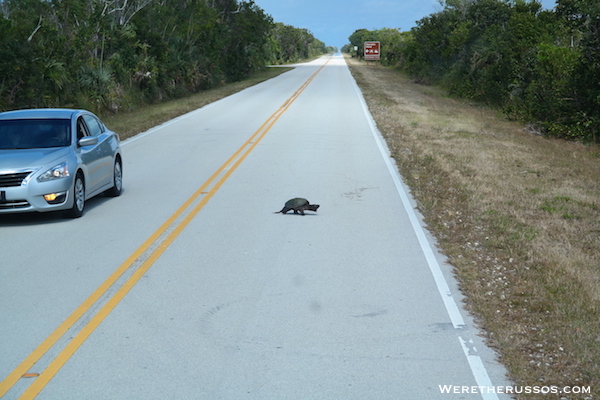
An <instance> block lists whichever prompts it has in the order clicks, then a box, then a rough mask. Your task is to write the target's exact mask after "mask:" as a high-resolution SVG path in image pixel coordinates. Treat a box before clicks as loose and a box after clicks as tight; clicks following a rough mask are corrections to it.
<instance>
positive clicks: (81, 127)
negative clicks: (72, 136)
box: [77, 117, 90, 140]
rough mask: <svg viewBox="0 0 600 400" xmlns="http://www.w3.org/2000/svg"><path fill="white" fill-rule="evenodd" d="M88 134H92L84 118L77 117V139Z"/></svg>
mask: <svg viewBox="0 0 600 400" xmlns="http://www.w3.org/2000/svg"><path fill="white" fill-rule="evenodd" d="M86 136H90V132H89V130H88V127H87V125H86V123H85V121H84V120H83V118H81V117H79V118H77V140H80V139H82V138H84V137H86Z"/></svg>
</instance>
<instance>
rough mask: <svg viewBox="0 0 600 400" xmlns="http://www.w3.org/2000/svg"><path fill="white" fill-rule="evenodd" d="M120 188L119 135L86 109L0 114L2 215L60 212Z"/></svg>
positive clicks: (72, 213)
mask: <svg viewBox="0 0 600 400" xmlns="http://www.w3.org/2000/svg"><path fill="white" fill-rule="evenodd" d="M122 189H123V160H122V157H121V148H120V147H119V136H118V135H117V134H116V133H114V132H112V131H110V130H109V129H108V128H106V126H105V125H104V124H103V123H102V121H100V119H99V118H98V117H97V116H95V115H94V114H92V113H91V112H88V111H85V110H71V109H30V110H18V111H8V112H3V113H0V214H3V213H15V212H30V211H37V212H47V211H58V210H64V211H66V213H67V215H68V216H69V217H72V218H78V217H80V216H81V215H83V211H84V208H85V202H86V200H88V199H90V198H92V197H94V196H96V195H98V194H100V193H105V194H106V195H108V196H111V197H116V196H119V195H120V194H121V191H122Z"/></svg>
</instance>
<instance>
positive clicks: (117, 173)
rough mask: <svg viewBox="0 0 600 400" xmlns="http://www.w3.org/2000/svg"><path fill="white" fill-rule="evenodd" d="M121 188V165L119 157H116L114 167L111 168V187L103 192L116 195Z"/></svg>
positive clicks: (111, 195)
mask: <svg viewBox="0 0 600 400" xmlns="http://www.w3.org/2000/svg"><path fill="white" fill-rule="evenodd" d="M122 190H123V165H122V163H121V159H120V158H117V160H116V161H115V168H114V169H113V187H111V188H110V189H108V190H107V191H106V192H104V194H105V195H107V196H108V197H117V196H119V195H120V194H121V191H122Z"/></svg>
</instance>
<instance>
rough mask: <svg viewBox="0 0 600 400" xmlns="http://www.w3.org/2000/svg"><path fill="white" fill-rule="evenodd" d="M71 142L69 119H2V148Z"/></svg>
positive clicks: (26, 147) (0, 139)
mask: <svg viewBox="0 0 600 400" xmlns="http://www.w3.org/2000/svg"><path fill="white" fill-rule="evenodd" d="M70 143H71V129H70V121H69V120H68V119H16V120H2V121H0V149H36V148H49V147H63V146H68V145H69V144H70Z"/></svg>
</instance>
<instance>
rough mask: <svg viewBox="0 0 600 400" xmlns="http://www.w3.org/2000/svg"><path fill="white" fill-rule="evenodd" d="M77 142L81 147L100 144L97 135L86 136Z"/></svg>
mask: <svg viewBox="0 0 600 400" xmlns="http://www.w3.org/2000/svg"><path fill="white" fill-rule="evenodd" d="M77 144H78V145H79V147H85V146H93V145H96V144H98V138H97V137H96V136H86V137H84V138H81V139H79V142H77Z"/></svg>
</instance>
